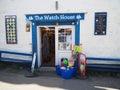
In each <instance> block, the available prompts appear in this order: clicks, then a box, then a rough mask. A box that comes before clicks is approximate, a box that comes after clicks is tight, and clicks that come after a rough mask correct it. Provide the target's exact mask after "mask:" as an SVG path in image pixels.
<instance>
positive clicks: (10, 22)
mask: <svg viewBox="0 0 120 90" xmlns="http://www.w3.org/2000/svg"><path fill="white" fill-rule="evenodd" d="M5 27H6V42H7V44H16V43H17V32H16V16H15V15H8V16H5Z"/></svg>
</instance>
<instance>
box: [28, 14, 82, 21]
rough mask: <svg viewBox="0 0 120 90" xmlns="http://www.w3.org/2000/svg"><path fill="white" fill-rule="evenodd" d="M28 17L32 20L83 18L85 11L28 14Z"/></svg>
mask: <svg viewBox="0 0 120 90" xmlns="http://www.w3.org/2000/svg"><path fill="white" fill-rule="evenodd" d="M26 17H27V19H28V20H30V21H51V20H55V21H56V20H78V19H79V20H83V19H84V13H60V14H27V15H26Z"/></svg>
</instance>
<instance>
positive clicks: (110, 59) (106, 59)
mask: <svg viewBox="0 0 120 90" xmlns="http://www.w3.org/2000/svg"><path fill="white" fill-rule="evenodd" d="M86 59H87V60H105V61H120V58H96V57H87V58H86Z"/></svg>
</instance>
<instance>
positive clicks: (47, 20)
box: [26, 13, 84, 68]
mask: <svg viewBox="0 0 120 90" xmlns="http://www.w3.org/2000/svg"><path fill="white" fill-rule="evenodd" d="M26 18H27V19H28V20H29V21H31V22H32V44H33V52H35V53H37V26H45V25H52V26H53V25H56V22H58V23H59V25H72V23H73V22H74V25H75V44H76V45H79V44H80V20H84V13H67V14H28V15H26ZM35 67H36V68H38V59H37V58H36V65H35Z"/></svg>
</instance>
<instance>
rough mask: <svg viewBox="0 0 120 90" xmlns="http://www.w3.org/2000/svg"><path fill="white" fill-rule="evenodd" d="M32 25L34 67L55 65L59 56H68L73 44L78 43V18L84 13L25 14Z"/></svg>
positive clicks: (81, 17) (80, 18) (59, 58)
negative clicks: (35, 55) (34, 55)
mask: <svg viewBox="0 0 120 90" xmlns="http://www.w3.org/2000/svg"><path fill="white" fill-rule="evenodd" d="M26 17H27V20H28V21H30V23H31V25H32V44H33V53H37V60H36V67H39V66H55V65H58V64H60V61H61V58H68V59H69V58H70V56H71V51H72V49H73V45H79V44H80V20H83V19H84V13H66V14H27V15H26Z"/></svg>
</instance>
